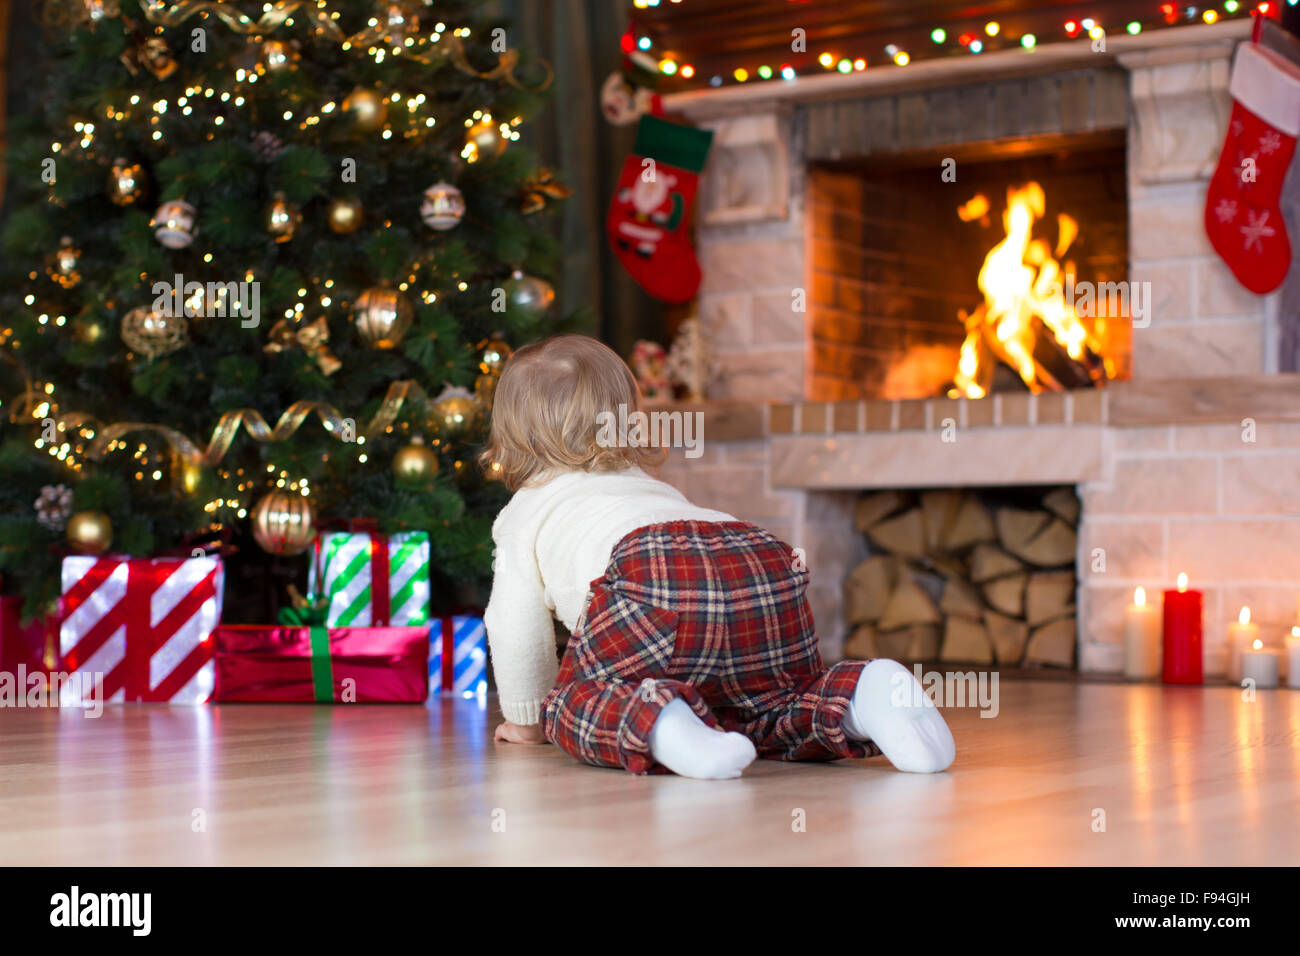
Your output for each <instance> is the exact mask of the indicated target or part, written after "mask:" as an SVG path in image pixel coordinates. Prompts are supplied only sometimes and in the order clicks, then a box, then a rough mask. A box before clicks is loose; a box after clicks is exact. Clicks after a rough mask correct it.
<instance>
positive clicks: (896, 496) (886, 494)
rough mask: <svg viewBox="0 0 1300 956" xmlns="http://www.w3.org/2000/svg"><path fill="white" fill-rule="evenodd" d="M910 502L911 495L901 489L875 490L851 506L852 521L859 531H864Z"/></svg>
mask: <svg viewBox="0 0 1300 956" xmlns="http://www.w3.org/2000/svg"><path fill="white" fill-rule="evenodd" d="M911 503H912V496H911V495H908V494H905V493H904V492H901V491H877V492H875V493H873V494H869V495H863V496H862V497H861V498H859V499H858V500H857V503H856V504H855V505H854V506H853V523H854V524H855V525H857V528H858V530H859V531H862V532H866V531H869V530H870V529H871V526H872V525H874V524H877V523H879V522H880V521H882V520H883V519H885V518H887V517H889V516H890V515H892V514H894V513H895V512H898V511H902V510H903V509H904V508H905V507H907V506H908V505H910V504H911Z"/></svg>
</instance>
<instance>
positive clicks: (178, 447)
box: [10, 379, 433, 466]
mask: <svg viewBox="0 0 1300 956" xmlns="http://www.w3.org/2000/svg"><path fill="white" fill-rule="evenodd" d="M42 401H43V402H49V409H50V410H49V414H48V415H44V416H41V418H49V419H53V420H54V422H55V423H56V427H58V428H59V429H60V430H62V431H67V430H69V429H76V428H80V427H82V426H85V425H89V426H91V427H93V428H94V431H95V437H94V440H93V441H91V443H90V445H89V446H88V447H87V449H86V457H87V458H91V459H99V458H102V457H103V456H104V454H105V453H106V452H107V451H108V447H109V445H111V444H112V443H113V442H115V441H117V440H118V439H120V438H122V437H123V436H125V435H127V434H129V433H131V432H139V431H145V432H153V433H154V434H156V435H161V436H162V437H163V438H164V439H165V440H166V441H167V443H168V444H169V445H170V446H171V448H172V451H174V452H175V453H176V454H177V455H178V456H180V458H181V459H183V460H184V461H185V462H186V463H187V464H190V465H194V466H199V465H216V464H218V463H219V462H220V461H221V459H222V458H224V457H225V456H226V453H227V452H228V451H229V450H230V447H231V445H232V444H234V441H235V437H236V436H237V435H238V434H239V429H240V426H243V428H244V429H245V430H246V431H247V432H248V434H249V435H250V436H251V437H252V438H253V439H254V440H255V441H260V442H281V441H285V440H287V439H288V438H289V437H290V436H292V435H293V434H294V433H295V432H297V431H298V429H299V428H301V427H302V424H303V422H305V421H307V419H308V418H310V417H311V416H312V415H316V416H317V417H319V418H320V420H321V422H322V423H323V424H324V425H325V430H326V431H328V432H329V433H330V434H331V435H333V436H334V437H335V438H337V439H338V440H339V441H351V440H352V439H353V438H354V437H355V435H356V434H361V435H363V436H365V437H366V438H373V437H375V436H377V435H380V434H382V433H383V432H385V431H387V430H388V428H389V427H390V426H391V425H392V424H393V423H394V422H396V421H397V417H398V415H400V414H401V411H402V408H403V407H404V406H406V405H407V404H408V403H416V404H418V405H419V406H420V410H421V413H422V414H423V415H424V416H426V417H427V416H428V415H429V414H430V412H431V410H432V406H433V403H432V402H431V401H430V400H429V396H428V394H426V393H425V391H424V389H422V388H421V387H420V385H419V383H418V382H416V381H415V380H414V379H404V380H402V381H397V382H393V383H391V384H390V385H389V386H388V391H387V392H386V393H385V394H384V400H383V402H381V403H380V406H379V410H378V411H376V412H375V415H374V417H373V418H371V419H370V423H369V424H368V425H366V426H365V427H364V428H362V429H361V430H360V432H358V431H357V430H356V428H355V426H354V425H349V423H348V422H347V421H346V420H345V419H344V418H343V416H342V415H341V414H340V413H339V410H338V409H337V408H335V407H334V406H333V405H331V404H329V403H328V402H308V401H301V402H294V403H293V404H292V405H290V406H289V407H288V408H287V409H285V412H284V414H283V415H281V416H280V418H279V420H277V421H276V423H275V427H274V428H272V427H271V426H270V425H268V424H267V422H266V419H265V418H263V417H262V415H261V413H260V412H258V411H257V409H255V408H239V409H233V410H231V411H228V412H223V413H222V415H221V417H220V418H219V419H217V425H216V427H215V428H214V429H213V430H212V437H211V438H210V439H209V440H208V445H207V448H206V449H201V448H199V447H198V445H196V444H195V443H194V442H193V441H191V440H190V438H189V437H188V436H187V435H185V434H184V433H182V432H180V431H178V430H177V429H175V428H171V427H170V426H168V425H157V424H152V423H150V422H115V423H114V424H112V425H105V426H100V425H98V423H97V422H96V420H95V419H94V418H93V417H91V416H89V415H86V414H84V413H82V412H69V413H68V414H66V415H61V414H60V413H59V410H58V408H57V407H56V406H55V405H54V403H53V402H52V401H51V400H50V399H49V397H48V396H45V395H41V394H40V393H39V392H36V391H33V390H30V389H29V390H27V391H25V392H24V393H23V394H22V395H20V396H18V399H17V403H18V404H17V407H16V408H15V409H14V410H12V411H11V412H10V419H11V420H12V421H15V422H16V421H18V419H19V418H20V417H23V416H27V415H30V416H31V417H33V418H35V415H34V414H33V412H34V409H35V408H39V407H40V406H39V404H38V402H42ZM37 420H38V421H39V420H40V419H37Z"/></svg>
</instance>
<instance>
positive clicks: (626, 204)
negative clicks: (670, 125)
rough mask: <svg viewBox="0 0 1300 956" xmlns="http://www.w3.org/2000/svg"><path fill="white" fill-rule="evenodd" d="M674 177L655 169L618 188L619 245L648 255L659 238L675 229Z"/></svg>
mask: <svg viewBox="0 0 1300 956" xmlns="http://www.w3.org/2000/svg"><path fill="white" fill-rule="evenodd" d="M675 185H677V177H676V176H674V175H672V174H671V173H667V172H664V171H662V170H657V171H653V172H650V174H649V175H648V176H638V177H637V180H636V182H635V183H633V184H632V185H631V186H629V187H625V188H623V189H621V190H619V193H618V199H617V200H616V204H617V205H618V206H621V207H622V209H621V210H620V211H621V212H622V213H623V218H621V219H620V220H619V222H618V235H619V237H620V244H621V245H622V246H623V248H624V249H629V248H631V249H634V250H635V252H636V253H637V255H640V256H644V257H645V258H647V259H648V258H650V257H651V256H653V255H654V254H655V250H656V249H657V248H658V247H659V242H660V240H662V239H663V237H664V236H665V235H667V234H668V233H670V232H672V231H673V230H674V229H676V228H677V225H678V223H680V222H681V220H682V213H683V206H684V204H683V202H682V196H681V193H678V192H674V191H673V187H674V186H675Z"/></svg>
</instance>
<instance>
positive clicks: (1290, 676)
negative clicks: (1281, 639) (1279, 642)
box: [1286, 625, 1300, 687]
mask: <svg viewBox="0 0 1300 956" xmlns="http://www.w3.org/2000/svg"><path fill="white" fill-rule="evenodd" d="M1286 686H1287V687H1300V625H1297V626H1296V627H1293V628H1291V633H1290V634H1288V635H1287V637H1286Z"/></svg>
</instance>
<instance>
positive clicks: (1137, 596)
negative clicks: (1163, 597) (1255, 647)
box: [1133, 587, 1147, 607]
mask: <svg viewBox="0 0 1300 956" xmlns="http://www.w3.org/2000/svg"><path fill="white" fill-rule="evenodd" d="M1133 603H1134V604H1136V605H1137V606H1138V607H1146V604H1147V589H1146V588H1140V587H1139V588H1134V589H1133Z"/></svg>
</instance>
